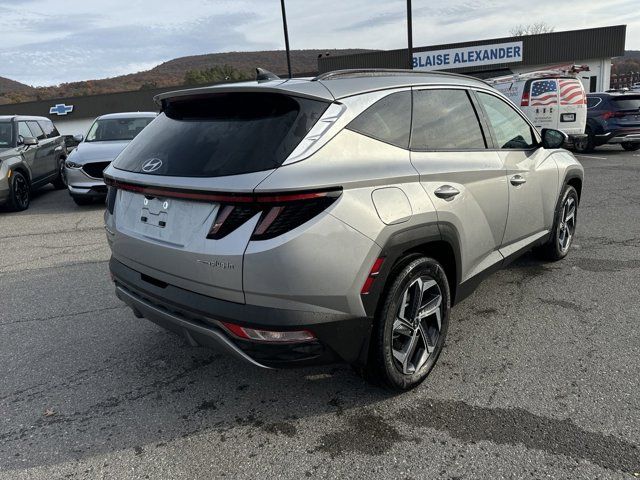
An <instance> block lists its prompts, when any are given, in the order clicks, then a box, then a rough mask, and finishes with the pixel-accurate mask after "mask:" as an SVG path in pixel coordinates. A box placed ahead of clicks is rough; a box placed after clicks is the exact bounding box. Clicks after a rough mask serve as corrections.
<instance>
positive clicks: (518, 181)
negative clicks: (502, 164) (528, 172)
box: [510, 175, 527, 187]
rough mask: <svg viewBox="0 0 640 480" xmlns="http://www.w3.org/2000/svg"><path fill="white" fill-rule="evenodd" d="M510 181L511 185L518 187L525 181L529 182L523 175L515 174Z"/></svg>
mask: <svg viewBox="0 0 640 480" xmlns="http://www.w3.org/2000/svg"><path fill="white" fill-rule="evenodd" d="M510 181H511V185H514V186H516V187H519V186H520V185H522V184H523V183H527V181H526V180H525V178H524V177H523V176H522V175H514V176H513V177H511V180H510Z"/></svg>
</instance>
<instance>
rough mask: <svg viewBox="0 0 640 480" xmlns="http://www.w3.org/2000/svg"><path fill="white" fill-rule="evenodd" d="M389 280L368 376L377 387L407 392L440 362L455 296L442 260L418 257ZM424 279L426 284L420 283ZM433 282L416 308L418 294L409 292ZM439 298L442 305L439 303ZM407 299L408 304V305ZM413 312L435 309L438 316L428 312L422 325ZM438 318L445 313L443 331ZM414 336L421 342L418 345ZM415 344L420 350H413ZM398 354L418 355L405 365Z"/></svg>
mask: <svg viewBox="0 0 640 480" xmlns="http://www.w3.org/2000/svg"><path fill="white" fill-rule="evenodd" d="M389 281H390V282H391V283H390V285H389V287H388V288H387V289H386V291H385V293H384V297H383V298H382V302H383V303H382V306H381V308H380V309H379V311H378V313H377V314H376V317H375V321H374V326H373V329H372V333H371V342H370V349H369V359H368V361H367V365H366V367H365V369H364V372H363V373H364V375H365V377H366V378H367V379H368V380H369V381H371V382H373V383H376V384H378V385H382V386H384V387H386V388H389V389H391V390H398V391H403V390H409V389H411V388H414V387H416V386H418V385H419V384H420V383H421V382H422V381H423V380H424V379H425V378H426V377H427V375H428V374H429V372H430V371H431V369H432V368H433V366H434V365H435V363H436V361H437V360H438V356H439V355H440V352H441V351H442V347H443V345H444V342H445V338H446V336H447V329H448V327H449V311H450V310H451V296H450V292H449V283H448V281H447V276H446V274H445V271H444V269H443V268H442V266H441V265H440V264H439V263H438V262H437V261H435V260H434V259H432V258H428V257H417V258H415V259H412V260H411V261H409V263H407V264H406V265H405V266H403V267H401V268H399V269H398V270H397V271H396V273H395V275H394V276H392V277H391V278H390V280H389ZM419 281H423V282H424V283H423V284H417V283H418V282H419ZM432 281H433V285H432V286H430V287H429V288H427V289H425V290H424V292H422V293H421V297H420V300H419V302H420V304H419V305H416V302H417V300H416V298H417V296H414V295H413V294H412V293H409V292H411V291H413V292H417V291H418V289H421V287H422V286H428V285H430V284H431V283H432ZM438 294H439V295H440V303H439V304H437V299H436V295H438ZM405 295H408V296H405ZM407 299H408V302H407V301H405V300H407ZM403 305H404V307H403ZM407 308H409V309H410V311H412V312H423V313H428V312H429V311H430V310H433V311H434V312H435V311H437V312H438V313H437V314H436V313H432V314H427V315H426V316H424V318H422V319H421V320H420V321H419V322H418V321H414V320H415V318H417V317H418V316H417V315H416V316H413V315H411V314H407V313H406V312H407V310H406V309H407ZM437 315H440V322H439V323H440V325H439V330H438V328H437V327H438V325H437V324H438V321H437V320H438V318H437ZM407 316H411V317H412V320H411V322H407V323H410V324H412V325H413V327H417V325H418V324H419V325H420V328H413V330H411V329H410V328H409V327H408V326H407V324H406V323H405V322H406V320H400V318H401V317H402V318H404V319H406V317H407ZM396 325H397V327H396ZM403 330H404V331H403ZM412 332H413V333H412ZM423 332H424V333H423ZM414 338H415V343H412V342H413V339H414ZM427 339H428V340H427ZM427 344H429V345H430V349H428V348H426V345H427ZM411 345H415V347H414V348H413V349H411V348H410V347H411ZM405 346H406V347H407V348H406V349H405V348H404V347H405ZM421 346H422V348H421ZM401 347H402V348H401ZM429 350H430V352H429ZM394 351H395V352H396V354H397V355H401V353H402V352H403V351H406V352H410V351H411V352H412V353H411V355H405V359H406V360H405V361H404V362H401V361H400V359H399V358H398V357H396V356H394ZM427 352H429V353H428V355H427V356H426V357H425V356H424V354H426V353H427ZM412 368H413V371H411V370H412ZM403 370H406V371H403Z"/></svg>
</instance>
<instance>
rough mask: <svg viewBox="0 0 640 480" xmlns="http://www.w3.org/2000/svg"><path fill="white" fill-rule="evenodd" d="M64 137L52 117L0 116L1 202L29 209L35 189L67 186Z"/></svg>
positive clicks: (12, 207) (15, 207) (15, 208)
mask: <svg viewBox="0 0 640 480" xmlns="http://www.w3.org/2000/svg"><path fill="white" fill-rule="evenodd" d="M66 157H67V151H66V148H65V144H64V139H63V137H61V136H60V133H58V130H57V129H56V127H55V125H54V124H53V122H52V121H51V120H49V119H48V118H45V117H28V116H22V115H11V116H6V115H3V116H0V205H8V206H9V208H11V209H12V210H18V211H19V210H26V209H27V208H29V203H30V202H31V192H32V191H33V190H35V189H37V188H39V187H42V186H44V185H46V184H48V183H52V184H53V186H54V187H55V188H58V189H61V188H65V187H66V183H65V177H64V160H65V158H66Z"/></svg>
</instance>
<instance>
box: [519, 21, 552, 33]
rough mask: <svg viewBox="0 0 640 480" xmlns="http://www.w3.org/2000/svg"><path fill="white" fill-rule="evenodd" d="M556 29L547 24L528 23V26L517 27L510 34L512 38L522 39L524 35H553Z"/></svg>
mask: <svg viewBox="0 0 640 480" xmlns="http://www.w3.org/2000/svg"><path fill="white" fill-rule="evenodd" d="M554 28H555V27H553V26H551V25H549V24H548V23H546V22H535V23H528V24H526V25H524V24H522V25H516V26H514V27H513V28H512V29H511V30H509V33H510V34H511V36H512V37H522V36H523V35H540V34H541V33H551V32H553V30H554Z"/></svg>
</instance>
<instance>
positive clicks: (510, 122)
mask: <svg viewBox="0 0 640 480" xmlns="http://www.w3.org/2000/svg"><path fill="white" fill-rule="evenodd" d="M478 100H480V103H481V104H482V106H483V107H484V110H485V112H486V114H487V119H488V121H489V124H490V125H491V128H492V129H493V134H494V136H495V139H496V143H497V146H498V148H501V149H529V148H533V147H534V146H536V145H537V141H536V138H535V136H534V135H533V131H532V129H531V126H530V125H529V123H528V122H527V121H526V120H525V119H524V118H522V116H521V115H520V114H519V113H518V112H516V111H515V110H514V109H513V108H512V107H511V105H509V104H507V103H506V102H505V101H503V100H501V99H499V98H498V97H495V96H493V95H489V94H487V93H482V92H478Z"/></svg>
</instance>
